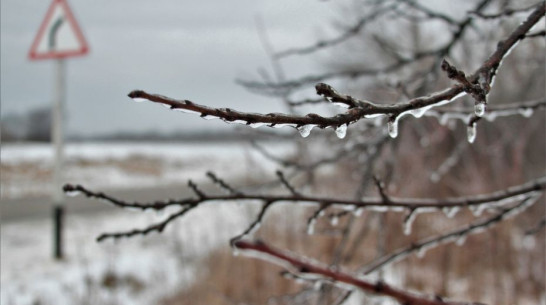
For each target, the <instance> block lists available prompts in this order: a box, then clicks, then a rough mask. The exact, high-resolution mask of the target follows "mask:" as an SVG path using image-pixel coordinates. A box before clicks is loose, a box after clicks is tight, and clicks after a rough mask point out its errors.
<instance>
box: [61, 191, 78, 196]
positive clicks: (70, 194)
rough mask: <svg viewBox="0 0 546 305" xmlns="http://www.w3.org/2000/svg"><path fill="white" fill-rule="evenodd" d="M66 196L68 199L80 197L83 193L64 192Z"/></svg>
mask: <svg viewBox="0 0 546 305" xmlns="http://www.w3.org/2000/svg"><path fill="white" fill-rule="evenodd" d="M64 194H65V195H66V196H68V197H76V196H79V195H80V194H81V193H80V191H64Z"/></svg>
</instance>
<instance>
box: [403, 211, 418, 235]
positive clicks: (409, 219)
mask: <svg viewBox="0 0 546 305" xmlns="http://www.w3.org/2000/svg"><path fill="white" fill-rule="evenodd" d="M416 217H417V213H415V210H410V211H409V214H408V215H407V216H406V218H404V235H410V234H411V227H412V224H413V221H414V220H415V218H416Z"/></svg>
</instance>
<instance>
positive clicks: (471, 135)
mask: <svg viewBox="0 0 546 305" xmlns="http://www.w3.org/2000/svg"><path fill="white" fill-rule="evenodd" d="M466 135H467V139H468V143H474V140H476V124H472V126H468V127H467V128H466Z"/></svg>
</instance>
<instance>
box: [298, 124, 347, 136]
mask: <svg viewBox="0 0 546 305" xmlns="http://www.w3.org/2000/svg"><path fill="white" fill-rule="evenodd" d="M313 127H315V125H303V126H300V127H298V128H297V129H298V131H299V132H300V135H301V136H302V137H304V138H307V137H308V136H309V135H310V134H311V130H312V129H313ZM336 133H337V131H336Z"/></svg>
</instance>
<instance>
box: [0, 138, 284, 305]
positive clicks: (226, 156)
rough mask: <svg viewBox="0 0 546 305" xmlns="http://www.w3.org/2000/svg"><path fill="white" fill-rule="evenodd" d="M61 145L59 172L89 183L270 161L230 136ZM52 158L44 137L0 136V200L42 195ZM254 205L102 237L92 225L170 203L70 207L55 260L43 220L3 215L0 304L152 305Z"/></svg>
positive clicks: (236, 168)
mask: <svg viewBox="0 0 546 305" xmlns="http://www.w3.org/2000/svg"><path fill="white" fill-rule="evenodd" d="M270 150H271V151H274V152H277V153H280V154H285V153H287V152H288V151H289V150H290V147H289V146H288V145H285V144H282V143H280V144H279V143H277V144H275V145H272V146H271V147H270ZM65 153H66V166H65V181H67V182H71V183H81V184H84V185H86V186H88V187H92V188H95V189H100V188H105V189H116V188H117V189H119V188H127V189H129V188H135V187H153V186H160V185H161V186H165V185H169V184H184V185H185V183H186V182H187V180H188V179H190V178H191V179H193V180H196V181H199V180H201V179H205V175H204V173H205V172H206V171H207V170H213V171H215V172H216V173H217V174H218V175H219V176H221V177H222V176H223V177H232V178H233V177H237V176H236V175H235V173H238V174H239V175H242V176H243V177H242V178H244V175H246V173H247V172H248V171H251V172H252V174H253V175H255V174H256V173H260V172H262V173H265V172H271V173H270V174H271V175H273V174H274V169H275V168H276V166H275V164H274V163H272V162H269V161H267V160H266V159H265V158H264V157H263V156H261V155H260V154H259V153H257V152H256V151H254V150H252V149H251V148H250V147H249V146H248V145H241V144H237V143H234V144H228V143H221V144H219V145H218V144H157V143H144V144H133V143H130V144H127V143H119V144H104V143H85V144H69V145H68V146H67V148H66V152H65ZM51 162H52V150H51V148H50V146H49V145H45V144H14V145H5V144H3V145H2V147H1V166H2V173H1V178H2V179H1V190H2V199H3V200H7V199H10V198H24V197H29V196H47V195H48V193H49V192H50V189H51V187H52V184H51V168H52V164H51ZM237 178H241V176H239V177H237ZM3 204H8V203H6V202H5V201H4V202H3ZM256 208H258V207H252V206H238V205H237V204H223V205H221V206H214V205H213V204H209V205H204V206H201V207H200V208H199V209H197V210H195V211H192V212H191V213H190V214H191V215H189V216H191V217H185V218H183V219H179V220H178V221H176V222H174V223H173V224H172V225H171V226H169V227H168V229H167V230H166V231H165V232H164V233H163V234H151V235H149V236H146V237H140V236H138V237H135V238H132V239H123V240H120V241H117V242H112V241H105V242H103V243H96V242H95V238H96V236H98V235H99V234H100V233H104V232H112V231H125V230H128V229H132V228H135V227H144V226H146V225H148V224H150V223H152V222H153V221H154V220H158V219H160V218H162V217H166V216H167V214H168V211H165V212H163V213H162V214H160V215H156V214H155V213H142V212H130V211H119V212H117V213H108V214H98V213H94V214H89V215H68V217H67V219H66V230H65V234H66V249H65V252H66V259H65V260H63V261H55V260H53V259H52V246H51V232H52V228H51V222H50V220H49V219H38V220H25V221H17V222H8V223H2V225H1V243H0V245H1V248H0V249H1V284H0V285H1V287H2V289H1V293H0V301H1V304H5V305H12V304H13V305H19V304H21V305H23V304H29V305H30V304H40V305H47V304H55V305H62V304H135V305H140V304H142V305H144V304H157V302H158V301H159V300H161V299H162V298H165V297H167V296H168V295H170V294H173V293H176V292H177V291H180V289H183V288H184V287H186V286H187V285H189V284H191V283H192V280H193V279H194V278H195V275H196V274H198V269H199V261H200V258H202V257H204V256H205V255H206V254H207V253H209V252H210V251H211V250H213V249H215V248H217V247H219V246H220V245H222V246H227V245H228V240H229V238H230V237H233V236H235V235H237V234H238V233H240V232H241V231H242V230H244V228H245V227H246V226H247V225H248V223H249V220H248V215H250V214H249V213H250V212H252V210H253V209H256Z"/></svg>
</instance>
